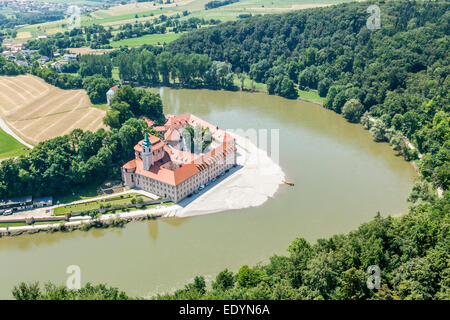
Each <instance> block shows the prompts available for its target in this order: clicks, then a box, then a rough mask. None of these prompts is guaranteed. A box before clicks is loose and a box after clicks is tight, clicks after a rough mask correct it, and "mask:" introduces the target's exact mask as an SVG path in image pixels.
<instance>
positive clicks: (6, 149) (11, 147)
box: [0, 129, 29, 159]
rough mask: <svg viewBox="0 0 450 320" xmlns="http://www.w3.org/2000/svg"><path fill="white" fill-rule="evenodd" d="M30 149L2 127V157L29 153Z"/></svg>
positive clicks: (0, 130) (0, 151)
mask: <svg viewBox="0 0 450 320" xmlns="http://www.w3.org/2000/svg"><path fill="white" fill-rule="evenodd" d="M28 152H29V149H28V148H27V147H25V146H24V145H23V144H21V143H20V142H19V141H17V140H16V139H14V138H13V137H11V136H10V135H9V134H7V133H6V132H5V131H3V130H2V129H0V159H5V158H11V157H17V156H20V155H23V154H27V153H28Z"/></svg>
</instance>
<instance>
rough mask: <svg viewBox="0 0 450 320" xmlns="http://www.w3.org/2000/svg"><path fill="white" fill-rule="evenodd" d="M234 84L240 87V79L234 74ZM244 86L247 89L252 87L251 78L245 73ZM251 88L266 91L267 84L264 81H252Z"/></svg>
mask: <svg viewBox="0 0 450 320" xmlns="http://www.w3.org/2000/svg"><path fill="white" fill-rule="evenodd" d="M234 85H235V86H238V87H241V79H239V77H238V76H237V75H236V74H235V75H234ZM244 88H245V89H248V90H250V89H252V80H251V79H250V77H249V76H248V75H245V79H244ZM253 89H255V90H261V91H267V85H266V84H265V83H260V82H253Z"/></svg>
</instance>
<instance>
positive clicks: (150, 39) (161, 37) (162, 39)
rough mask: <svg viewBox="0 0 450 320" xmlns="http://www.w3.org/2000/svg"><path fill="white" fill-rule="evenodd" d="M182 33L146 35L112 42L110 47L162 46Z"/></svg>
mask: <svg viewBox="0 0 450 320" xmlns="http://www.w3.org/2000/svg"><path fill="white" fill-rule="evenodd" d="M181 35H182V33H166V34H148V35H145V36H142V37H138V38H130V39H123V40H119V41H112V42H111V46H112V47H114V48H118V47H121V46H123V47H139V46H142V45H144V44H151V45H162V44H164V43H169V42H172V41H174V40H176V39H178V38H179V37H181Z"/></svg>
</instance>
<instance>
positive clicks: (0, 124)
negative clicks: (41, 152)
mask: <svg viewBox="0 0 450 320" xmlns="http://www.w3.org/2000/svg"><path fill="white" fill-rule="evenodd" d="M0 128H2V130H3V131H5V132H6V133H7V134H9V135H10V136H11V137H13V138H14V139H16V140H17V141H19V142H20V143H21V144H23V145H24V146H27V147H28V148H30V149H33V148H34V147H33V146H32V145H31V144H29V143H26V142H25V141H23V140H22V139H21V138H20V137H19V136H18V135H17V134H15V133H14V131H12V130H11V129H10V128H9V127H8V125H7V124H6V122H5V121H4V120H3V119H2V118H0Z"/></svg>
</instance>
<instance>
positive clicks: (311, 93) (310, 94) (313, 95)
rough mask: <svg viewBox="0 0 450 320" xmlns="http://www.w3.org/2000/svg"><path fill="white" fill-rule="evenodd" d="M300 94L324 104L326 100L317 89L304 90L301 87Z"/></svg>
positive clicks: (303, 97) (304, 97)
mask: <svg viewBox="0 0 450 320" xmlns="http://www.w3.org/2000/svg"><path fill="white" fill-rule="evenodd" d="M298 95H299V97H300V98H302V99H305V100H309V101H314V102H317V103H320V104H323V103H324V102H325V98H322V97H321V96H319V94H318V93H317V91H316V90H309V91H304V90H300V89H299V90H298Z"/></svg>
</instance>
